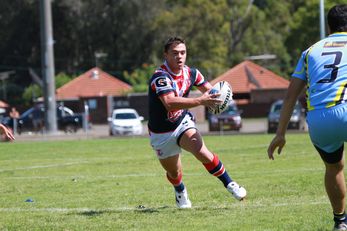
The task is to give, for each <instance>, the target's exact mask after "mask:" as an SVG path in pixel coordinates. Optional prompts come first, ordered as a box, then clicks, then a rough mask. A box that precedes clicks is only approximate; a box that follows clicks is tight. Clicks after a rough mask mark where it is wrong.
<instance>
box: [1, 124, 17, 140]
mask: <svg viewBox="0 0 347 231" xmlns="http://www.w3.org/2000/svg"><path fill="white" fill-rule="evenodd" d="M0 130H1V133H2V134H4V135H5V137H6V139H8V140H15V138H14V136H13V134H12V132H11V131H10V130H9V129H8V128H7V127H6V126H5V125H3V124H0Z"/></svg>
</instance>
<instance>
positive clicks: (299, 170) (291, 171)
mask: <svg viewBox="0 0 347 231" xmlns="http://www.w3.org/2000/svg"><path fill="white" fill-rule="evenodd" d="M66 165H68V164H66ZM69 165H72V164H69ZM323 170H324V169H323V168H302V169H283V170H278V169H277V170H272V171H248V172H247V174H246V173H245V172H241V171H240V172H238V175H240V176H241V177H242V178H244V176H246V178H248V177H249V176H250V175H259V174H261V175H262V176H264V175H268V174H271V175H272V174H277V175H278V174H290V173H293V172H294V173H297V172H302V173H304V172H321V171H323ZM7 171H10V170H7ZM0 172H3V171H0ZM184 175H185V176H209V174H208V173H207V172H201V173H185V174H184ZM162 176H163V174H162V173H133V174H122V175H106V176H95V175H93V176H86V175H72V176H8V177H6V179H12V180H21V179H107V178H128V177H134V178H136V177H140V178H141V177H162Z"/></svg>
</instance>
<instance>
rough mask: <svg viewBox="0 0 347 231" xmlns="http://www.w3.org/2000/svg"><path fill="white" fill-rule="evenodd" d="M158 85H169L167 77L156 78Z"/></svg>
mask: <svg viewBox="0 0 347 231" xmlns="http://www.w3.org/2000/svg"><path fill="white" fill-rule="evenodd" d="M155 84H156V85H157V87H166V86H167V85H168V83H167V81H166V78H158V79H156V80H155Z"/></svg>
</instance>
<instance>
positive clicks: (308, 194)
mask: <svg viewBox="0 0 347 231" xmlns="http://www.w3.org/2000/svg"><path fill="white" fill-rule="evenodd" d="M271 138H272V136H270V135H265V134H264V135H235V136H206V137H205V142H206V143H207V145H208V147H209V148H210V149H211V150H213V151H214V152H216V153H218V155H219V157H220V159H221V160H222V161H223V163H224V165H225V167H226V169H227V170H228V171H229V174H230V175H231V177H232V178H233V179H235V180H236V181H237V182H238V183H240V184H242V185H244V186H245V188H246V189H247V191H248V198H247V200H246V201H243V202H239V201H236V200H235V199H233V198H232V197H231V195H229V193H228V192H227V191H226V190H225V188H224V187H223V186H222V184H221V183H220V182H219V181H218V179H216V178H214V177H212V176H210V175H209V174H208V173H207V171H206V170H205V169H204V168H203V166H202V165H201V164H200V163H199V162H198V161H197V160H195V159H194V158H193V157H192V156H191V155H190V154H188V153H183V156H182V160H183V167H184V178H183V180H184V182H185V184H186V186H187V189H188V192H189V195H190V199H191V201H192V203H193V208H192V209H189V210H179V209H176V207H175V200H174V193H173V188H172V187H171V186H170V185H169V183H168V182H167V180H166V178H165V174H164V171H163V170H162V168H161V167H160V165H159V162H158V161H157V159H156V157H155V155H154V154H153V152H152V150H151V148H150V146H149V141H148V139H147V138H131V137H130V138H113V139H100V140H82V141H45V142H14V143H3V144H0V230H66V231H67V230H151V231H152V230H258V231H265V230H268V231H270V230H281V231H292V230H300V231H304V230H309V231H312V230H314V231H316V230H319V231H323V230H324V231H325V230H331V228H332V225H333V223H332V216H331V215H332V211H331V208H330V204H329V203H328V199H327V196H326V193H325V190H324V187H323V173H324V168H323V164H322V162H321V160H320V159H319V156H318V155H317V154H316V152H315V150H314V149H313V147H312V145H311V144H310V141H309V138H308V135H307V134H289V135H288V136H287V145H286V148H285V149H284V152H283V154H282V155H281V156H276V157H277V158H276V160H275V161H270V160H268V158H267V154H266V149H267V145H268V143H269V141H270V140H271ZM28 199H29V200H30V199H31V201H32V202H26V200H28Z"/></svg>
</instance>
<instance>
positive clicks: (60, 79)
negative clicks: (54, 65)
mask: <svg viewBox="0 0 347 231" xmlns="http://www.w3.org/2000/svg"><path fill="white" fill-rule="evenodd" d="M73 78H74V77H72V76H69V75H67V74H65V73H59V74H58V75H56V76H55V87H56V89H57V88H59V87H61V86H63V85H64V84H66V83H68V82H70V81H71V80H72V79H73ZM42 96H43V91H42V88H41V87H40V86H39V85H38V84H30V85H29V86H28V87H26V88H25V90H24V92H23V94H22V99H23V101H24V103H23V104H24V105H25V106H30V105H32V103H33V102H34V101H35V100H36V99H37V98H39V97H42Z"/></svg>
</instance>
